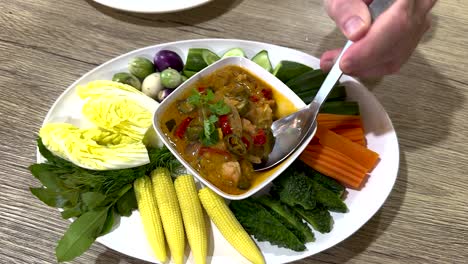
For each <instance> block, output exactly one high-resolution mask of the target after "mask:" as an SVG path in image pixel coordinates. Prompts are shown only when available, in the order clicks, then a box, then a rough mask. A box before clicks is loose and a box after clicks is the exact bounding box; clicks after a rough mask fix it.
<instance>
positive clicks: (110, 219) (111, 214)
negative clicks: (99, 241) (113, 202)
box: [99, 208, 120, 236]
mask: <svg viewBox="0 0 468 264" xmlns="http://www.w3.org/2000/svg"><path fill="white" fill-rule="evenodd" d="M119 222H120V215H119V214H117V213H115V211H114V210H113V209H112V208H110V209H109V211H108V213H107V217H106V221H105V222H104V225H103V227H102V230H101V233H100V234H99V236H103V235H105V234H108V233H109V232H110V231H112V228H113V227H114V226H115V225H116V224H118V223H119Z"/></svg>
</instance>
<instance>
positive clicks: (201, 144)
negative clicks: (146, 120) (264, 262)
mask: <svg viewBox="0 0 468 264" xmlns="http://www.w3.org/2000/svg"><path fill="white" fill-rule="evenodd" d="M304 106H305V104H304V102H303V101H302V100H301V99H300V98H299V97H298V96H297V95H296V94H294V92H292V91H291V90H290V89H289V88H288V87H287V86H286V85H284V84H283V83H282V82H281V81H280V80H278V79H277V78H276V77H275V76H273V75H272V74H271V73H269V72H268V71H266V70H264V69H263V68H262V67H260V66H259V65H257V64H256V63H254V62H252V61H250V60H249V59H246V58H242V57H228V58H225V59H222V60H219V61H217V62H215V63H213V64H211V65H210V66H208V67H206V68H205V69H203V70H202V71H200V72H198V73H197V74H195V75H194V76H192V77H191V78H190V79H189V80H187V81H186V82H185V83H183V84H182V85H181V86H179V87H178V88H177V89H176V90H175V91H174V92H172V93H171V94H170V95H169V96H168V97H167V98H166V99H165V100H164V101H163V102H162V103H161V104H160V106H159V107H158V109H157V110H156V112H155V114H154V119H153V125H154V128H155V130H156V132H157V133H158V135H159V136H160V137H161V139H162V140H163V142H164V144H165V145H166V146H167V147H168V148H169V149H170V150H171V152H172V153H173V154H174V155H175V156H176V157H177V159H178V160H179V161H180V162H181V163H182V164H183V165H184V166H185V167H186V168H187V170H188V172H189V173H192V174H194V176H196V177H197V179H198V180H200V181H201V182H202V183H203V184H205V185H207V186H208V187H210V188H211V189H213V190H214V191H215V192H216V193H218V194H219V195H221V196H223V197H224V198H227V199H231V200H237V199H244V198H247V197H249V196H251V195H252V194H254V193H256V192H257V191H259V190H260V189H262V188H263V187H264V186H266V185H267V184H268V183H270V182H271V181H272V180H273V179H274V178H276V177H277V176H278V175H279V174H280V173H281V172H282V171H283V170H284V169H286V168H287V167H288V166H289V165H290V164H291V163H292V161H294V159H296V158H297V157H298V156H299V154H300V153H301V152H302V150H303V149H304V148H305V146H306V145H307V144H308V142H309V141H310V140H311V138H312V136H310V138H308V139H307V140H305V141H304V142H303V145H302V146H301V147H300V148H298V149H297V150H296V151H295V152H294V153H293V154H292V155H291V156H290V157H289V158H288V159H286V160H285V161H283V162H282V163H280V164H279V165H277V166H276V167H274V168H272V169H270V170H267V171H261V172H256V171H254V169H253V165H254V164H258V163H261V162H263V161H265V159H267V157H268V155H269V154H270V152H271V150H272V148H273V145H274V142H275V138H274V137H273V135H272V132H271V128H270V127H271V124H272V122H273V121H275V120H276V119H279V118H281V117H283V116H286V115H288V114H291V113H293V112H295V111H297V110H298V109H300V108H302V107H304Z"/></svg>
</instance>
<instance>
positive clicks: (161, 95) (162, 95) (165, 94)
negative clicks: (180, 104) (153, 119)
mask: <svg viewBox="0 0 468 264" xmlns="http://www.w3.org/2000/svg"><path fill="white" fill-rule="evenodd" d="M172 91H174V89H169V88H166V89H162V90H161V91H159V92H158V96H157V98H156V99H157V100H158V102H162V101H163V100H164V99H166V97H168V96H169V95H170V94H171V93H172Z"/></svg>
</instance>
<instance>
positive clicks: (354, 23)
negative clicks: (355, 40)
mask: <svg viewBox="0 0 468 264" xmlns="http://www.w3.org/2000/svg"><path fill="white" fill-rule="evenodd" d="M363 26H364V21H362V19H361V18H360V17H359V16H352V17H351V18H349V19H348V21H346V23H345V24H344V31H345V34H346V36H347V37H348V38H352V37H353V36H354V35H355V34H357V33H358V32H359V31H360V30H361V28H362V27H363Z"/></svg>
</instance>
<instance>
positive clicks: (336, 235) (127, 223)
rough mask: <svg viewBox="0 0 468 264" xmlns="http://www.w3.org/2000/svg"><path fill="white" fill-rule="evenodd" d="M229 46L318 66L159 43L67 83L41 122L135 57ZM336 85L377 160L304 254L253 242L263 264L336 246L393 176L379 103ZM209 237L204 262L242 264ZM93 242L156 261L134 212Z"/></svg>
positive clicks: (391, 135)
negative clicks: (79, 89) (358, 117)
mask: <svg viewBox="0 0 468 264" xmlns="http://www.w3.org/2000/svg"><path fill="white" fill-rule="evenodd" d="M234 47H238V48H242V49H244V51H245V52H246V54H247V56H248V57H249V58H251V57H252V56H253V55H255V54H256V53H257V52H259V51H260V50H263V49H265V50H267V51H268V53H269V55H270V59H271V62H272V64H273V65H276V64H277V63H278V62H279V61H280V60H291V61H297V62H300V63H304V64H307V65H309V66H311V67H314V68H318V67H319V60H318V59H317V58H315V57H313V56H311V55H308V54H306V53H303V52H300V51H297V50H293V49H289V48H285V47H280V46H276V45H272V44H266V43H260V42H252V41H244V40H235V39H202V40H186V41H179V42H172V43H164V44H159V45H155V46H150V47H146V48H142V49H138V50H135V51H132V52H129V53H127V54H124V55H121V56H119V57H117V58H114V59H112V60H110V61H108V62H106V63H104V64H102V65H101V66H99V67H97V68H95V69H93V70H92V71H90V72H88V73H87V74H85V75H84V76H83V77H81V78H80V79H78V80H77V81H75V82H74V83H73V84H72V85H70V87H68V88H67V89H66V90H65V92H64V93H63V94H62V95H61V96H60V97H59V98H58V99H57V101H56V102H55V103H54V105H53V106H52V108H51V109H50V110H49V112H48V114H47V116H46V118H45V120H44V124H45V123H48V122H51V121H53V120H66V119H73V120H77V119H80V118H81V113H80V109H81V105H82V102H81V100H80V99H79V98H78V96H77V95H76V94H75V88H76V86H77V85H80V84H85V83H88V82H90V81H92V80H97V79H111V78H112V76H113V74H114V73H116V72H120V71H126V69H127V63H128V61H129V60H130V59H131V58H133V57H135V56H145V57H148V58H152V57H153V56H154V54H155V53H156V52H157V51H158V50H161V49H171V50H173V51H175V52H177V53H178V54H179V55H180V56H181V57H182V58H183V59H184V60H185V58H186V57H187V52H188V49H189V48H208V49H211V50H212V51H214V52H216V53H217V54H223V53H224V52H225V51H227V50H229V49H230V48H234ZM341 81H342V82H345V83H346V86H347V87H346V88H347V92H348V97H349V99H350V100H355V101H358V102H359V104H360V109H361V113H362V117H363V122H364V128H365V132H366V139H367V142H368V147H369V148H370V149H372V150H374V151H375V152H377V153H378V154H379V155H380V158H381V160H380V162H379V164H378V165H377V166H376V168H375V169H374V170H373V171H372V173H371V175H370V177H369V179H368V181H367V182H366V184H365V186H364V187H363V188H362V190H361V191H354V190H348V195H347V197H346V200H345V202H346V204H347V206H348V208H349V212H348V213H345V214H340V213H332V216H333V219H334V226H333V230H332V231H331V232H330V233H328V234H320V233H318V232H314V233H315V235H316V241H315V242H313V243H308V244H307V245H306V246H307V249H306V251H304V252H294V251H292V250H288V249H284V248H278V247H276V246H272V245H270V244H269V243H268V242H260V243H258V245H259V247H260V249H261V250H262V252H263V254H264V256H265V260H266V261H267V263H285V262H291V261H294V260H298V259H302V258H306V257H308V256H311V255H314V254H316V253H318V252H321V251H323V250H326V249H328V248H330V247H332V246H334V245H336V244H338V243H339V242H341V241H343V240H344V239H346V238H347V237H349V236H351V235H352V234H353V233H354V232H356V231H357V230H358V229H359V228H361V226H363V225H364V224H365V223H366V222H367V221H368V220H369V219H370V218H371V217H372V216H373V215H374V214H375V213H376V212H377V211H378V210H379V208H380V207H381V206H382V205H383V203H384V202H385V200H386V199H387V197H388V195H389V194H390V191H391V190H392V188H393V185H394V183H395V180H396V177H397V173H398V165H399V147H398V140H397V136H396V133H395V131H394V129H393V126H392V122H391V121H390V119H389V117H388V115H387V113H386V112H385V110H384V108H383V107H382V105H381V104H380V103H379V102H378V101H377V99H376V98H375V97H374V95H373V94H372V93H370V92H369V91H368V90H367V89H366V87H364V86H363V85H362V84H361V83H359V82H358V81H357V80H355V79H353V78H351V77H348V76H343V77H342V79H341ZM43 161H44V160H43V159H42V157H41V156H40V155H38V162H43ZM209 239H210V243H209V245H210V247H209V252H208V256H209V260H208V261H211V263H213V264H214V263H223V264H224V263H248V262H247V260H246V259H245V258H244V257H242V256H241V255H240V254H239V253H237V251H236V250H235V249H233V248H232V247H231V245H230V244H229V243H228V242H226V240H225V239H224V238H223V237H222V235H221V234H220V233H219V232H218V230H217V228H216V227H215V226H214V225H213V224H211V229H210V232H209ZM97 241H98V242H100V243H101V244H103V245H105V246H107V247H109V248H111V249H113V250H116V251H119V252H121V253H123V254H126V255H129V256H132V257H135V258H139V259H142V260H146V261H149V262H156V259H155V257H154V255H153V253H152V252H151V249H150V247H149V245H148V242H147V241H146V238H145V234H144V232H143V228H142V225H141V220H140V215H139V213H138V211H135V212H134V213H133V214H132V215H131V216H130V217H122V219H121V222H120V225H119V227H118V228H117V229H115V230H114V231H113V232H111V233H110V234H107V235H105V236H103V237H99V238H98V239H97ZM186 256H187V257H188V262H189V263H192V262H193V259H192V256H191V255H190V250H189V247H188V246H187V247H186ZM208 263H210V262H208Z"/></svg>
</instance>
